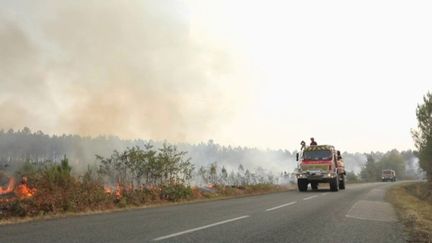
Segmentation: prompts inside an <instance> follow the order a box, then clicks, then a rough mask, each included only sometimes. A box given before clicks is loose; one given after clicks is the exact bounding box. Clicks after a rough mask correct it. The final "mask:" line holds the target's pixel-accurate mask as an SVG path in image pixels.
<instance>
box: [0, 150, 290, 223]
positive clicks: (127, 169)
mask: <svg viewBox="0 0 432 243" xmlns="http://www.w3.org/2000/svg"><path fill="white" fill-rule="evenodd" d="M96 161H97V164H96V166H94V167H91V166H89V167H88V169H87V171H85V172H84V173H77V172H74V171H73V170H72V167H71V166H70V163H69V160H68V158H67V157H66V156H65V157H64V158H63V159H62V160H61V161H59V162H53V161H43V162H34V161H33V162H32V161H27V162H25V163H24V164H23V165H22V166H21V167H20V168H19V169H18V170H16V171H15V172H14V173H11V172H8V174H6V172H2V174H1V178H0V179H1V180H0V182H1V185H0V186H1V187H0V222H1V220H7V219H9V218H16V217H34V216H41V215H42V216H43V215H56V214H63V213H78V212H88V211H101V210H111V209H115V208H124V207H137V206H144V205H148V204H159V203H165V202H173V201H181V200H183V201H184V200H194V199H201V198H215V197H219V196H234V195H238V194H251V193H260V192H268V191H274V190H284V188H282V187H277V186H275V185H272V184H271V183H246V181H244V183H241V184H239V185H227V184H225V183H223V182H222V181H217V180H214V181H212V183H210V185H209V186H206V187H205V188H200V187H196V186H191V181H192V177H193V175H194V174H193V171H194V165H193V164H192V163H191V162H190V158H187V157H186V152H183V151H178V150H177V148H176V147H175V146H173V145H168V144H164V145H163V146H162V147H161V148H159V149H155V148H153V146H152V145H150V144H147V145H146V146H144V148H140V147H138V146H136V147H132V148H128V149H126V150H125V151H123V152H118V151H114V152H113V153H112V155H111V156H109V157H102V156H96ZM200 172H205V171H204V169H203V168H200ZM212 172H213V173H212ZM204 174H206V175H208V176H209V178H210V177H211V178H216V177H217V176H218V175H217V174H216V172H215V167H214V166H213V167H212V168H210V169H209V171H208V173H204ZM204 174H201V175H204ZM225 174H226V171H225Z"/></svg>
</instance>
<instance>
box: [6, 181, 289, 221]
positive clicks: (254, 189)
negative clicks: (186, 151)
mask: <svg viewBox="0 0 432 243" xmlns="http://www.w3.org/2000/svg"><path fill="white" fill-rule="evenodd" d="M294 189H296V187H295V185H291V184H289V185H273V184H257V185H247V186H235V187H234V186H221V185H216V186H214V189H213V190H212V191H203V190H200V188H198V187H193V188H192V195H191V196H190V197H188V198H185V199H181V200H169V199H168V198H164V197H163V196H161V198H158V200H152V201H148V202H147V203H143V204H135V203H122V201H121V200H120V203H117V204H114V205H110V206H109V207H105V208H103V207H101V208H98V209H83V210H82V211H66V212H57V213H54V212H49V213H42V212H40V213H39V214H33V215H31V216H28V215H26V216H9V217H4V215H3V212H1V211H0V225H7V224H17V223H25V222H30V221H34V220H50V219H57V218H66V217H73V216H83V215H93V214H103V213H114V212H122V211H129V210H136V209H143V208H153V207H164V206H172V205H181V204H191V203H199V202H206V201H216V200H226V199H232V198H241V197H248V196H256V195H263V194H269V193H275V192H285V191H290V190H294ZM123 201H128V200H123ZM0 204H1V203H0ZM105 206H106V205H105Z"/></svg>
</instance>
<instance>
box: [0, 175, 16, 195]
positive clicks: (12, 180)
mask: <svg viewBox="0 0 432 243" xmlns="http://www.w3.org/2000/svg"><path fill="white" fill-rule="evenodd" d="M15 184H16V181H15V178H13V177H12V176H11V177H9V181H8V184H7V187H6V189H4V188H3V187H1V186H0V195H3V194H8V193H11V192H13V191H14V188H15Z"/></svg>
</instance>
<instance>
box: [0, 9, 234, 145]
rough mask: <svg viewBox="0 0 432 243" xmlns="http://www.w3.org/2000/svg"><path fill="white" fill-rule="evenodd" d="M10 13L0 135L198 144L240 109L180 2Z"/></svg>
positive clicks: (223, 56)
mask: <svg viewBox="0 0 432 243" xmlns="http://www.w3.org/2000/svg"><path fill="white" fill-rule="evenodd" d="M17 5H19V3H14V2H13V1H11V2H8V1H6V2H5V7H4V8H3V7H2V10H0V57H1V58H0V113H1V114H2V119H1V120H0V128H4V129H8V128H15V129H16V128H21V127H24V126H30V127H32V128H33V129H40V130H43V131H46V132H51V133H61V132H65V133H78V134H81V135H99V134H113V135H119V136H122V137H125V138H137V137H150V138H152V139H168V140H170V141H184V140H186V139H192V140H200V139H201V137H200V134H202V132H203V131H214V130H215V129H216V127H217V124H218V121H219V120H218V119H225V120H226V119H229V117H230V114H231V113H232V112H233V110H234V109H235V108H236V105H237V104H238V103H239V102H238V98H236V96H235V95H234V93H233V91H230V90H231V89H230V88H232V90H236V89H237V88H236V87H234V85H241V82H236V84H232V86H231V84H230V82H229V81H230V79H232V78H233V77H234V76H235V75H234V74H233V72H232V70H233V69H232V65H233V64H232V63H231V62H230V57H229V55H228V53H227V52H226V51H224V49H223V47H220V46H210V45H209V44H203V42H202V41H199V39H194V38H192V30H191V27H190V24H189V21H190V20H189V18H188V10H187V8H186V7H185V6H184V5H183V4H182V3H181V2H169V3H168V2H160V1H127V2H118V1H71V2H68V3H64V2H62V3H61V2H57V1H42V2H38V3H30V4H29V6H27V7H26V8H22V6H21V8H18V7H17ZM15 9H19V11H18V10H15ZM30 13H31V14H30ZM221 83H224V85H221ZM221 113H223V114H224V116H223V117H222V116H220V114H221ZM209 136H211V134H209Z"/></svg>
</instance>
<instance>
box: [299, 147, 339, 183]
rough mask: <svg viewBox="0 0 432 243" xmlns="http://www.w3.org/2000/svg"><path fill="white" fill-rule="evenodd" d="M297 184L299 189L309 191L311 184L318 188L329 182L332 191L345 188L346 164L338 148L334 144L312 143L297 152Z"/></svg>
mask: <svg viewBox="0 0 432 243" xmlns="http://www.w3.org/2000/svg"><path fill="white" fill-rule="evenodd" d="M297 161H298V167H297V185H298V189H299V191H302V192H303V191H307V188H308V185H309V184H311V188H312V189H313V190H318V186H319V184H320V183H329V184H330V190H331V191H338V190H339V189H341V190H343V189H345V164H344V162H343V160H342V156H341V154H340V152H339V151H338V150H336V149H335V148H334V146H332V145H311V146H308V147H305V148H304V149H303V150H302V151H300V153H298V154H297Z"/></svg>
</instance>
